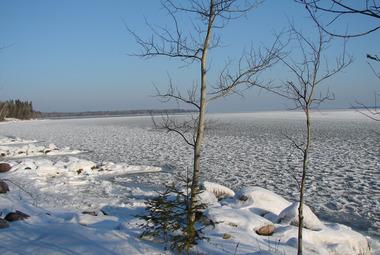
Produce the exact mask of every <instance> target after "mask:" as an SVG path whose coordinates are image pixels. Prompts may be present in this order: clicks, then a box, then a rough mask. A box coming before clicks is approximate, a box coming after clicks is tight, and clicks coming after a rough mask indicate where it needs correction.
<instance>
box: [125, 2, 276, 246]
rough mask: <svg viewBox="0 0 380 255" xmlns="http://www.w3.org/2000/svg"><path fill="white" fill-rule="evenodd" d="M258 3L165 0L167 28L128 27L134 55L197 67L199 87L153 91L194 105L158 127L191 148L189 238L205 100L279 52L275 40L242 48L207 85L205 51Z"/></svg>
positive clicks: (253, 80) (243, 80)
mask: <svg viewBox="0 0 380 255" xmlns="http://www.w3.org/2000/svg"><path fill="white" fill-rule="evenodd" d="M261 2H263V1H239V0H190V1H187V2H186V3H183V2H180V3H178V2H174V1H171V0H166V1H163V2H162V5H163V7H164V9H165V10H166V11H167V13H168V15H169V16H170V17H171V18H172V21H173V26H174V29H173V30H169V29H168V28H166V27H164V28H162V27H158V28H156V27H153V26H152V25H149V24H148V26H149V27H150V29H151V31H152V36H151V37H149V38H148V39H144V38H142V37H141V36H139V35H138V34H137V33H135V32H134V31H132V30H131V29H129V28H128V30H129V32H130V33H131V34H132V35H133V36H134V38H135V39H136V42H137V43H138V44H139V45H140V46H141V52H140V53H136V54H134V55H136V56H139V57H143V58H151V57H155V56H164V57H168V58H178V59H180V60H181V61H183V62H185V63H186V64H197V65H198V67H199V80H200V82H199V83H198V84H200V86H197V85H195V86H193V87H192V88H190V89H188V90H186V92H185V93H181V91H180V89H178V88H177V87H176V86H174V85H173V83H172V82H171V79H170V85H169V88H168V90H167V91H164V92H162V91H160V90H157V96H158V97H160V98H161V99H162V100H163V101H170V100H175V101H177V102H181V103H185V104H188V105H190V106H192V107H193V108H194V110H195V111H196V115H195V116H194V117H192V118H191V119H190V120H189V121H184V122H182V121H178V120H175V119H172V118H171V117H169V116H168V117H166V118H165V119H164V120H163V122H162V123H161V126H163V127H164V128H165V129H166V130H168V131H169V132H175V133H177V134H179V135H180V136H181V137H182V138H183V139H184V140H185V142H186V143H187V144H188V145H189V146H191V147H192V149H193V171H192V182H191V192H190V205H189V210H188V229H187V235H188V238H189V240H191V241H193V240H194V238H195V234H196V233H195V228H194V225H195V210H194V208H195V205H196V202H197V201H196V195H197V194H198V192H199V186H200V175H201V154H202V146H203V142H204V136H205V120H206V108H207V104H208V102H210V101H213V100H215V99H218V98H220V97H224V96H227V95H229V94H231V93H240V92H241V91H242V89H243V88H244V89H245V88H247V87H250V86H254V85H256V84H258V83H259V80H258V78H257V74H259V73H261V72H263V71H264V70H265V69H267V68H268V67H270V66H271V65H272V64H273V63H274V62H275V61H276V59H277V58H276V56H278V55H279V54H280V49H281V45H279V40H277V39H278V38H277V39H276V40H275V42H274V44H273V45H272V47H270V48H267V49H265V50H263V51H256V52H255V51H253V50H251V51H250V52H248V53H247V54H246V55H245V56H244V57H242V58H240V61H239V64H238V67H237V68H235V69H234V70H235V71H231V69H230V65H226V67H225V68H224V69H223V71H222V72H221V73H220V75H219V79H218V81H216V82H215V83H214V84H213V86H209V84H208V80H207V73H208V71H209V68H210V66H209V61H208V54H209V51H210V50H212V49H214V48H216V47H219V46H220V43H221V37H220V36H219V35H218V34H217V33H216V31H217V30H220V29H223V28H224V27H225V26H226V25H227V24H228V22H229V21H231V20H233V19H236V18H239V17H241V16H242V15H245V14H246V13H247V12H248V11H250V10H252V9H253V8H255V7H257V6H258V5H259V4H261ZM179 15H187V17H188V16H190V18H191V20H192V22H193V23H192V26H190V27H189V26H187V27H182V26H181V24H180V23H181V21H183V20H181V19H180V18H179Z"/></svg>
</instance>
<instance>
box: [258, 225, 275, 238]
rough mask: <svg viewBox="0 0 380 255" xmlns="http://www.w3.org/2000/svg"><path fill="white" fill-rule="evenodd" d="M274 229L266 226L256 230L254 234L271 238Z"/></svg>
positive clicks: (271, 226)
mask: <svg viewBox="0 0 380 255" xmlns="http://www.w3.org/2000/svg"><path fill="white" fill-rule="evenodd" d="M274 229H275V227H274V226H273V225H266V226H263V227H261V228H259V229H257V230H256V234H258V235H261V236H271V235H273V233H274Z"/></svg>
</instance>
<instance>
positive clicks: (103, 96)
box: [0, 0, 380, 112]
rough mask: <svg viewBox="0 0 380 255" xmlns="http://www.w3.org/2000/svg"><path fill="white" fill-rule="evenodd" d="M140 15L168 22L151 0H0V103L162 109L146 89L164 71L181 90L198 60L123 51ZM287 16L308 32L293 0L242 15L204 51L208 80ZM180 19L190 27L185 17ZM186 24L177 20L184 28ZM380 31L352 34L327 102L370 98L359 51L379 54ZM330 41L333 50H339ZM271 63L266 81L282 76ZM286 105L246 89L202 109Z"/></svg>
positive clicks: (356, 24)
mask: <svg viewBox="0 0 380 255" xmlns="http://www.w3.org/2000/svg"><path fill="white" fill-rule="evenodd" d="M145 18H146V19H147V20H148V21H149V22H150V23H152V24H157V25H158V24H159V25H162V26H170V19H169V18H168V15H167V14H166V12H165V11H164V10H163V9H162V8H161V6H160V2H159V1H158V0H140V1H132V0H131V1H126V0H65V1H58V0H44V1H43V0H33V1H30V0H24V1H22V0H0V46H5V48H4V49H2V50H1V51H0V100H6V99H16V98H19V99H22V100H31V101H33V104H34V107H35V108H36V109H37V110H40V111H86V110H117V109H120V110H121V109H147V108H169V107H171V105H163V104H162V103H160V102H159V101H158V100H157V99H156V98H154V97H152V95H153V94H154V89H153V83H154V84H156V86H158V87H159V88H163V89H164V88H165V87H166V85H167V77H168V76H167V73H170V75H171V76H172V78H173V80H174V81H175V82H176V84H177V85H178V86H179V87H181V88H185V87H186V86H191V84H192V83H193V82H194V80H196V79H197V78H198V76H197V75H198V72H197V69H196V66H185V67H184V66H183V64H181V63H180V62H177V61H173V60H168V59H166V58H158V59H151V60H142V59H139V58H136V57H133V56H130V55H128V54H129V53H133V52H135V51H136V50H138V46H137V45H136V43H135V41H134V39H133V37H132V36H131V35H130V34H129V33H128V32H127V30H126V29H125V25H124V23H123V20H124V21H125V23H126V24H128V26H129V27H130V28H132V29H133V30H135V31H136V32H137V33H138V34H140V35H142V36H149V35H150V34H151V33H150V31H149V30H148V29H147V26H146V24H145ZM288 20H293V22H294V24H295V25H296V26H297V27H298V28H299V29H301V30H302V31H304V32H305V33H306V34H308V33H311V32H310V31H313V29H314V28H313V26H312V24H313V23H312V22H311V20H310V18H309V17H308V15H307V12H306V10H305V9H304V8H303V7H302V6H300V5H298V4H296V3H294V1H293V0H267V1H266V2H265V3H264V4H263V5H262V6H260V7H259V8H257V9H256V10H253V11H252V12H251V13H249V14H248V16H247V17H245V18H242V19H239V20H234V21H232V22H231V23H230V24H228V26H227V27H226V28H225V29H223V30H222V31H219V32H220V34H221V36H222V38H223V45H224V47H223V48H221V49H218V50H216V51H214V52H212V53H211V55H210V60H211V70H212V72H210V74H211V75H210V77H209V78H210V80H209V82H210V83H212V82H213V76H215V75H213V72H214V73H217V72H218V71H220V68H221V67H222V66H223V65H224V63H226V61H228V60H229V59H232V60H236V59H238V58H239V57H240V55H241V54H242V52H243V49H244V48H247V47H249V46H250V45H251V44H252V45H254V46H256V45H257V46H260V45H264V46H265V45H268V44H270V42H271V41H272V40H273V34H274V33H275V32H280V31H281V30H283V29H286V27H287V24H288ZM180 21H181V22H184V23H186V22H187V23H188V21H186V20H180ZM368 25H370V23H369V21H365V20H364V21H363V20H356V19H353V20H352V22H351V23H350V24H349V26H350V27H349V28H354V29H355V28H360V27H367V26H368ZM186 28H188V26H185V29H186ZM379 42H380V33H374V34H372V35H369V36H367V37H363V38H359V39H353V40H350V41H349V43H348V46H347V47H348V48H347V49H348V51H349V52H350V53H351V54H352V55H353V56H354V58H355V62H354V63H353V64H352V65H351V66H350V67H349V68H347V69H346V70H345V71H344V72H343V73H340V74H339V75H337V76H336V77H335V78H334V79H332V80H331V81H330V83H329V84H327V85H326V86H329V88H330V90H331V91H333V92H334V93H335V96H336V100H335V101H333V102H329V103H328V104H327V105H326V107H330V108H332V107H338V108H344V107H349V106H350V105H351V104H353V103H354V102H355V100H359V101H362V102H364V103H367V104H371V103H372V99H373V92H374V91H375V90H376V89H377V90H378V91H379V88H380V81H379V80H378V79H376V78H375V76H374V75H373V74H372V72H371V70H370V68H369V66H368V64H367V60H366V58H365V54H366V53H377V54H379V52H380V47H379V45H380V44H379ZM341 46H342V41H339V40H338V41H337V42H336V44H335V45H334V46H332V48H331V52H333V53H334V52H339V51H340V50H341ZM286 75H287V71H286V70H285V69H284V68H280V67H279V68H275V69H274V70H273V71H272V72H271V73H270V77H271V79H272V80H274V81H276V79H277V78H278V77H286ZM289 105H290V104H288V103H286V102H285V101H284V100H280V99H279V98H278V97H276V96H272V95H269V94H267V93H265V92H263V91H259V90H257V89H252V90H250V91H248V92H247V94H246V96H245V97H244V98H240V97H237V96H232V97H230V98H227V99H222V100H221V101H219V102H215V103H214V104H212V105H210V110H211V111H219V112H231V111H255V110H266V109H285V108H286V107H287V106H289Z"/></svg>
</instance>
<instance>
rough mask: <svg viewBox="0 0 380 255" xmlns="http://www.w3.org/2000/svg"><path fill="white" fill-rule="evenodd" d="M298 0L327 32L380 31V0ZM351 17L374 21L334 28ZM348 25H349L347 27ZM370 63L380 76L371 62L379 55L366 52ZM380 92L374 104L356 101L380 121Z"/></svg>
mask: <svg viewBox="0 0 380 255" xmlns="http://www.w3.org/2000/svg"><path fill="white" fill-rule="evenodd" d="M295 1H296V2H298V3H301V4H303V5H305V7H306V10H307V11H308V13H309V14H310V16H311V18H312V19H313V21H314V22H315V23H316V24H317V25H318V27H319V28H320V29H322V30H323V31H324V32H325V33H327V34H329V35H331V36H334V37H340V38H345V39H347V38H352V37H362V36H367V35H369V34H373V33H376V32H379V31H380V0H363V1H349V0H295ZM349 18H351V19H356V20H363V21H370V23H371V25H368V27H366V28H363V29H362V30H361V31H356V32H355V31H347V30H344V31H342V30H341V31H338V30H336V29H333V28H332V26H333V25H334V24H336V25H338V24H340V25H345V23H346V21H347V20H348V19H349ZM344 29H346V27H345V28H344ZM366 57H367V59H368V60H369V62H368V64H369V66H370V68H371V70H372V71H373V73H374V74H375V75H376V77H377V78H379V79H380V73H379V71H378V70H376V69H375V68H374V65H373V64H372V63H380V58H379V57H378V56H377V55H374V54H367V56H366ZM378 96H379V94H378V93H377V92H374V98H375V99H374V106H371V107H370V106H368V105H366V104H363V103H361V102H356V105H358V106H359V107H361V108H362V109H364V110H359V112H360V113H362V114H364V115H365V116H367V117H368V118H370V119H372V120H375V121H380V117H379V116H380V111H379V110H378V108H377V98H378Z"/></svg>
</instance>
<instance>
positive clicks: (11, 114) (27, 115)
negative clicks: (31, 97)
mask: <svg viewBox="0 0 380 255" xmlns="http://www.w3.org/2000/svg"><path fill="white" fill-rule="evenodd" d="M38 116H39V112H36V111H34V110H33V103H32V101H21V100H19V99H16V100H8V101H5V102H0V121H3V120H5V118H15V119H20V120H28V119H32V118H36V117H38Z"/></svg>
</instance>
